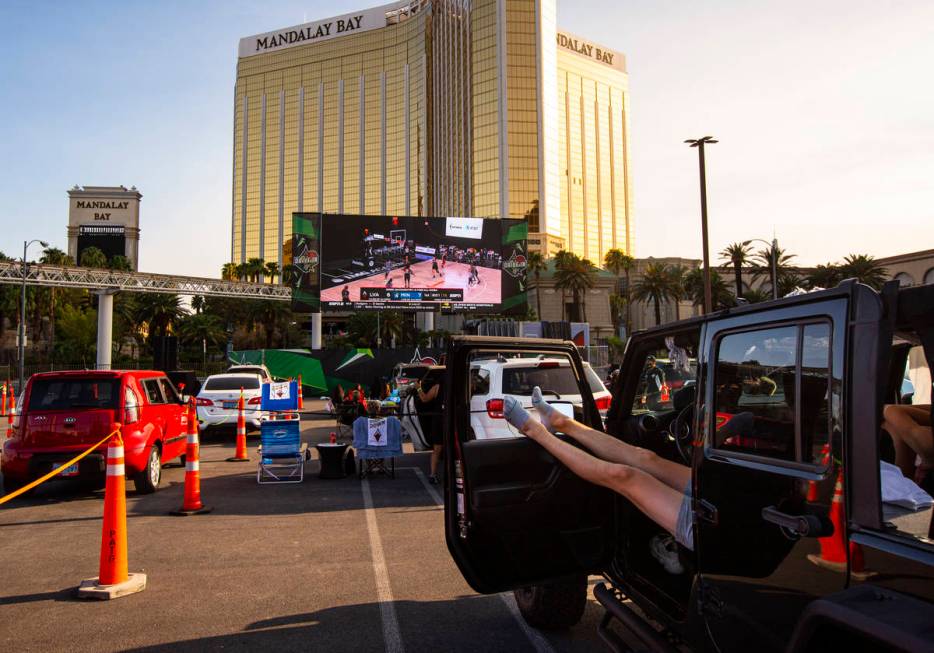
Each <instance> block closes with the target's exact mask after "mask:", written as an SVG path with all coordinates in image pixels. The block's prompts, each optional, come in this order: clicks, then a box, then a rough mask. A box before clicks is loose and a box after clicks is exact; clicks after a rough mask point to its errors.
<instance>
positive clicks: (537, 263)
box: [526, 203, 548, 320]
mask: <svg viewBox="0 0 934 653" xmlns="http://www.w3.org/2000/svg"><path fill="white" fill-rule="evenodd" d="M536 204H537V203H536ZM536 210H537V208H536ZM526 260H527V265H528V271H529V273H531V274H532V276H534V277H535V308H536V313H537V314H538V319H539V320H540V319H542V284H541V278H542V272H543V271H544V270H545V269H546V268H547V267H548V264H547V263H545V258H544V257H543V256H542V255H541V253H540V252H529V255H528V256H527V257H526Z"/></svg>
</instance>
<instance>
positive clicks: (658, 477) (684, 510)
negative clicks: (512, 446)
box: [503, 386, 694, 568]
mask: <svg viewBox="0 0 934 653" xmlns="http://www.w3.org/2000/svg"><path fill="white" fill-rule="evenodd" d="M503 402H504V406H503V413H504V415H505V417H506V419H507V420H508V421H509V423H510V424H512V425H513V426H514V427H515V428H517V429H518V430H519V431H520V432H522V433H523V434H525V435H526V436H528V437H529V438H531V439H532V440H535V441H536V442H538V443H539V444H540V445H542V446H543V447H544V448H545V449H546V450H547V451H548V452H549V453H550V454H551V455H553V456H554V457H555V458H557V459H558V460H560V461H561V462H562V463H564V465H565V466H566V467H567V468H568V469H570V470H571V471H572V472H574V473H575V474H577V475H578V476H580V477H581V478H583V479H585V480H587V481H590V482H591V483H596V484H597V485H602V486H603V487H607V488H609V489H611V490H613V491H614V492H618V493H619V494H622V495H623V496H624V497H626V498H627V499H629V500H630V501H631V502H632V503H633V504H634V505H635V506H636V507H637V508H638V509H639V510H641V511H642V512H643V513H644V514H645V515H646V516H647V517H648V518H649V519H651V520H652V521H654V522H655V523H656V524H658V525H659V526H661V527H662V528H664V529H665V530H666V531H668V532H669V533H671V535H673V536H674V538H675V540H676V541H677V542H679V543H680V544H681V545H682V546H684V547H685V548H687V549H690V550H692V551H693V549H694V518H693V511H692V508H691V469H690V468H689V467H686V466H684V465H680V464H678V463H676V462H673V461H671V460H666V459H665V458H662V457H661V456H659V455H657V454H656V453H655V452H653V451H650V450H648V449H643V448H641V447H635V446H632V445H630V444H627V443H625V442H623V441H622V440H617V439H616V438H614V437H611V436H609V435H607V434H606V433H602V432H600V431H596V430H594V429H592V428H590V427H589V426H585V425H584V424H581V423H580V422H577V421H575V420H573V419H571V418H570V417H566V416H565V415H563V414H561V413H560V412H559V411H558V410H557V409H555V408H554V407H553V406H550V405H549V404H548V403H547V402H545V400H544V399H543V398H542V392H541V388H539V387H537V386H536V387H535V389H534V390H533V391H532V406H534V407H535V409H536V410H538V412H539V414H540V417H541V422H539V421H537V420H534V419H531V418H530V417H531V416H530V415H529V413H528V412H527V411H526V410H525V409H524V408H523V407H522V405H521V404H520V403H519V401H518V400H517V399H516V398H515V397H512V396H508V395H507V396H506V397H505V398H504V400H503ZM558 431H560V432H561V433H564V434H565V435H567V436H570V437H572V438H574V439H575V440H577V441H578V442H579V443H580V444H582V445H583V446H584V447H586V448H587V449H588V450H589V451H590V453H588V452H586V451H582V450H581V449H578V448H577V447H575V446H574V445H572V444H570V443H567V442H565V441H563V440H561V439H559V438H557V437H555V435H554V433H556V432H558ZM673 553H674V555H675V556H676V555H677V550H675V551H674V552H673ZM666 568H667V565H666Z"/></svg>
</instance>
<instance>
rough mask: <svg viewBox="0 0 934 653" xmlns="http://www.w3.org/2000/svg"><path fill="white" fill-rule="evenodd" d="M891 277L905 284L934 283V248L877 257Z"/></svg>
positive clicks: (877, 261)
mask: <svg viewBox="0 0 934 653" xmlns="http://www.w3.org/2000/svg"><path fill="white" fill-rule="evenodd" d="M876 263H878V264H879V265H880V266H881V267H883V268H885V270H886V273H887V275H888V277H889V278H890V279H898V281H899V282H901V285H903V286H915V285H919V284H928V283H934V249H925V250H921V251H919V252H909V253H908V254H897V255H896V256H887V257H885V258H879V259H876Z"/></svg>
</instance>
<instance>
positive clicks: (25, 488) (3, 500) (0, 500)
mask: <svg viewBox="0 0 934 653" xmlns="http://www.w3.org/2000/svg"><path fill="white" fill-rule="evenodd" d="M117 433H119V431H113V432H112V433H110V434H109V435H107V437H105V438H104V439H103V440H101V441H100V442H98V443H97V444H95V445H94V446H93V447H91V448H90V449H88V450H87V451H83V452H81V453H80V454H78V455H77V456H75V457H74V458H72V459H71V460H69V461H68V462H67V463H62V464H61V465H60V466H59V467H56V468H55V469H53V470H52V471H51V472H49V473H48V474H46V475H45V476H43V477H41V478H37V479H36V480H35V481H33V482H32V483H30V484H28V485H24V486H23V487H21V488H20V489H18V490H15V491H13V492H10V493H9V494H7V495H4V496H2V497H0V506H2V505H3V504H4V503H6V502H7V501H10V500H12V499H15V498H16V497H18V496H19V495H21V494H25V493H26V492H29V491H30V490H31V489H33V488H34V487H36V486H38V485H41V484H43V483H45V482H46V481H47V480H49V479H50V478H52V477H53V476H58V475H59V474H61V473H62V470H63V469H67V468H68V467H71V466H72V465H74V464H75V463H76V462H78V461H79V460H81V459H82V458H84V457H85V456H87V455H88V454H89V453H91V452H92V451H94V450H95V449H97V448H98V447H99V446H101V445H102V444H104V443H105V442H107V440H109V439H110V438H112V437H113V436H115V435H116V434H117Z"/></svg>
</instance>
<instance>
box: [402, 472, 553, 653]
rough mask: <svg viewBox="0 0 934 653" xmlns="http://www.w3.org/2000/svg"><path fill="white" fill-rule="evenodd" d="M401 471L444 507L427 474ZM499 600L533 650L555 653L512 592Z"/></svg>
mask: <svg viewBox="0 0 934 653" xmlns="http://www.w3.org/2000/svg"><path fill="white" fill-rule="evenodd" d="M399 469H400V470H401V469H411V470H412V471H414V472H415V475H416V476H417V477H418V480H420V481H421V482H422V485H424V486H425V489H426V490H427V491H428V494H429V495H430V496H431V498H432V499H433V500H434V502H435V503H436V504H437V505H439V506H443V505H444V501H443V500H442V499H441V495H440V494H439V493H438V491H437V490H436V489H435V488H434V486H433V485H431V484H430V483H429V482H428V479H427V478H426V477H425V473H424V472H423V471H422V470H421V469H419V468H418V467H400V468H399ZM498 596H499V598H501V599H502V600H503V603H505V604H506V609H507V610H509V614H511V615H512V617H513V619H515V620H516V623H517V624H519V628H520V629H521V630H522V632H523V633H525V637H526V639H528V640H529V644H531V645H532V648H534V649H535V651H536V653H555V649H554V648H553V647H552V645H551V643H550V642H549V641H548V640H547V639H545V638H544V637H543V636H542V634H541V633H539V632H538V631H537V630H535V629H534V628H532V627H531V626H529V625H528V624H527V623H525V619H523V618H522V613H521V612H519V606H518V605H516V598H515V596H513V595H512V594H511V593H510V592H502V593H500V594H499V595H498Z"/></svg>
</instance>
